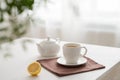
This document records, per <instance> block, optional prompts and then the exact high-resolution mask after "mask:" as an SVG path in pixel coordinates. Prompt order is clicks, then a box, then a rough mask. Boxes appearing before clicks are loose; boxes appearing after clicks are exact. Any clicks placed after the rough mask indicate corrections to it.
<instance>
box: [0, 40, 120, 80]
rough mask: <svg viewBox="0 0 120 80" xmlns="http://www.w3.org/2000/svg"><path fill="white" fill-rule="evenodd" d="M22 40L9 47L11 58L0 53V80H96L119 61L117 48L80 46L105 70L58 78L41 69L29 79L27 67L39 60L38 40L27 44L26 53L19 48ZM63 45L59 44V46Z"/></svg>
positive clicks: (119, 53) (119, 50) (119, 52)
mask: <svg viewBox="0 0 120 80" xmlns="http://www.w3.org/2000/svg"><path fill="white" fill-rule="evenodd" d="M23 39H26V38H23ZM23 39H18V40H16V41H15V43H14V45H11V47H10V48H11V52H12V56H11V57H8V58H4V57H3V54H2V51H0V80H96V79H97V78H98V77H99V76H100V75H102V74H103V73H104V72H106V71H108V70H109V69H110V68H111V67H112V66H114V65H115V64H116V63H118V62H119V61H120V49H119V48H114V47H105V46H97V45H90V44H82V45H83V46H86V47H87V49H88V53H87V56H88V57H90V58H91V59H93V60H95V61H96V62H98V63H100V64H103V65H105V66H106V68H105V69H99V70H95V71H90V72H85V73H79V74H74V75H69V76H65V77H58V76H56V75H54V74H52V73H51V72H49V71H47V70H46V69H44V68H42V71H41V73H40V74H39V75H38V76H37V77H31V76H30V75H29V73H28V72H27V66H28V65H29V64H30V63H31V62H33V61H35V60H37V59H39V52H38V50H37V46H36V42H39V39H32V40H34V42H33V43H27V50H26V51H24V50H23V48H22V47H21V46H20V44H21V43H20V42H21V41H22V40H23ZM29 39H30V38H29ZM64 43H65V42H61V46H62V45H63V44H64ZM61 51H62V50H61ZM61 51H60V54H61Z"/></svg>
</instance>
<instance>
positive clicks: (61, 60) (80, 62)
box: [57, 57, 87, 67]
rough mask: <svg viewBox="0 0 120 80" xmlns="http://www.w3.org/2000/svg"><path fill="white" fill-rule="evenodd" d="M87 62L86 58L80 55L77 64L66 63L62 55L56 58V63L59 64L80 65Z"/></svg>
mask: <svg viewBox="0 0 120 80" xmlns="http://www.w3.org/2000/svg"><path fill="white" fill-rule="evenodd" d="M86 62H87V59H86V58H84V57H82V58H80V59H79V61H78V62H77V64H67V63H66V61H65V59H64V58H63V57H60V58H59V59H58V60H57V63H59V64H61V65H64V66H71V67H72V66H73V67H74V66H79V65H82V64H85V63H86Z"/></svg>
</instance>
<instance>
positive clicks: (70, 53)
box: [63, 43, 87, 64]
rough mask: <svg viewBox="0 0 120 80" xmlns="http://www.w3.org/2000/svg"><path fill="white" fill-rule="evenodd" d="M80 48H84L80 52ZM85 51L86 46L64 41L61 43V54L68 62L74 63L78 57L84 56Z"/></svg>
mask: <svg viewBox="0 0 120 80" xmlns="http://www.w3.org/2000/svg"><path fill="white" fill-rule="evenodd" d="M81 49H85V52H84V53H83V54H82V53H81ZM86 53H87V49H86V47H82V46H81V45H80V44H78V43H66V44H64V45H63V56H64V58H65V60H66V63H68V64H76V63H77V62H78V60H79V58H80V57H83V56H85V55H86Z"/></svg>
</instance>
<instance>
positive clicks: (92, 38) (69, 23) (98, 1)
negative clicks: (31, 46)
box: [25, 0, 120, 47]
mask: <svg viewBox="0 0 120 80" xmlns="http://www.w3.org/2000/svg"><path fill="white" fill-rule="evenodd" d="M41 1H42V0H35V3H34V6H33V11H32V12H31V11H29V13H30V14H33V15H32V16H33V18H34V19H35V22H34V24H32V25H31V27H30V29H29V30H28V33H27V34H26V35H25V36H26V37H32V38H46V37H47V36H50V37H52V38H60V39H61V40H64V41H74V42H80V43H87V44H97V45H103V46H112V47H120V5H119V3H120V0H47V4H42V3H40V2H41Z"/></svg>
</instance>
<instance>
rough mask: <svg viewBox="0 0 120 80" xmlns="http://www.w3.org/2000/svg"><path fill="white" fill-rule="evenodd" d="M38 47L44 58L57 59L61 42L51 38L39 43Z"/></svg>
mask: <svg viewBox="0 0 120 80" xmlns="http://www.w3.org/2000/svg"><path fill="white" fill-rule="evenodd" d="M37 46H38V50H39V52H40V54H41V56H43V57H55V56H57V54H58V52H59V50H60V46H59V40H58V39H56V40H53V39H50V37H48V38H47V39H45V40H43V41H42V42H40V43H38V44H37Z"/></svg>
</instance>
